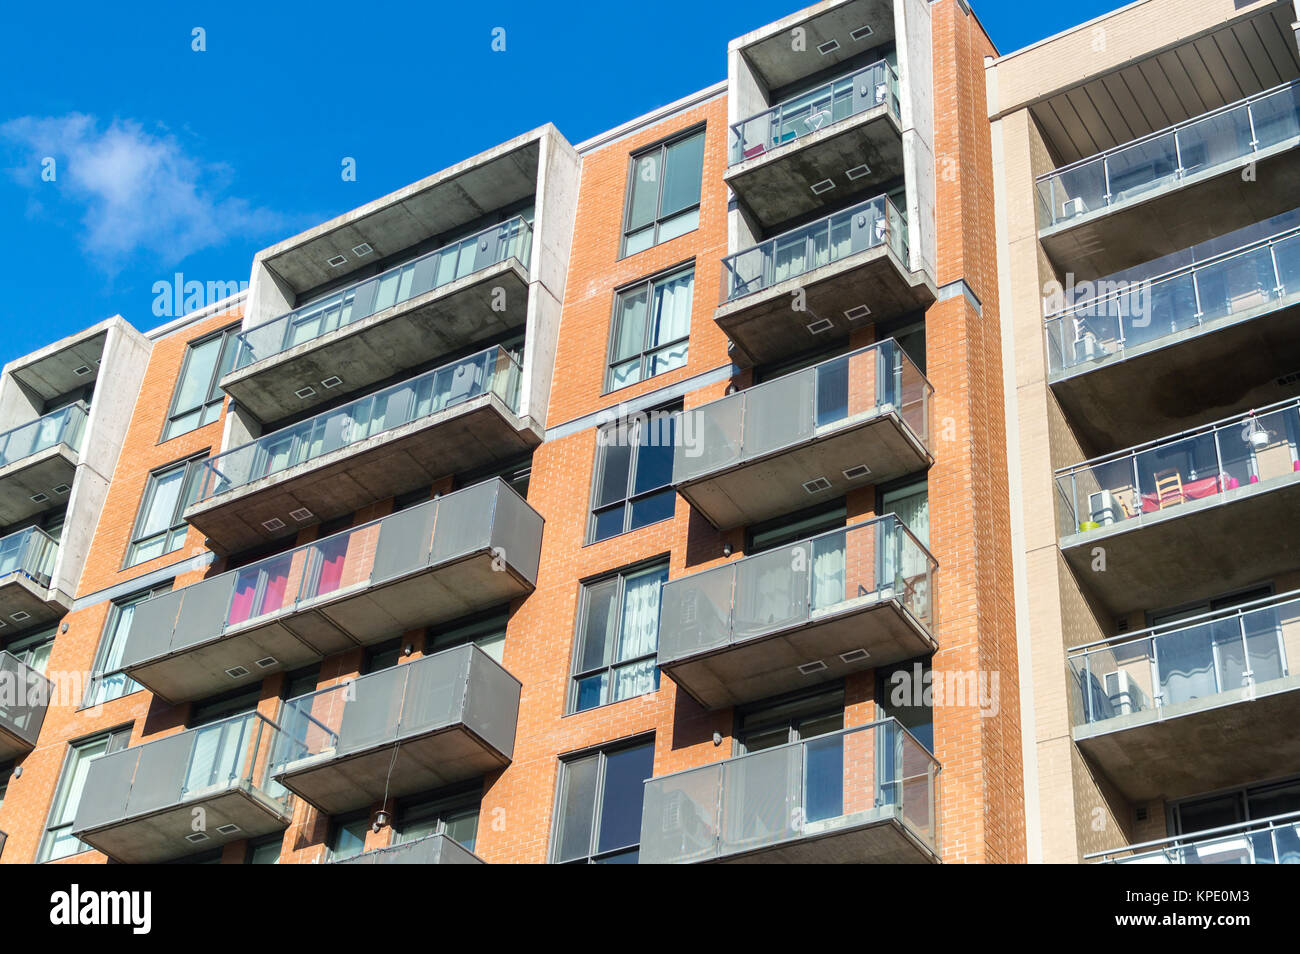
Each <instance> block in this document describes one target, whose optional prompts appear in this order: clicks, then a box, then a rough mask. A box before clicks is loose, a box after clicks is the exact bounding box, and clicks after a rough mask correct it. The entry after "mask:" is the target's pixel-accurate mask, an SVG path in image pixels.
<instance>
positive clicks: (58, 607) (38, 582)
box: [0, 527, 70, 627]
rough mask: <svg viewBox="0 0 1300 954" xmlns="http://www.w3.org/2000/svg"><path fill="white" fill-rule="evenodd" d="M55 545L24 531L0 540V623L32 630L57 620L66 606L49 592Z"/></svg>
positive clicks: (34, 531)
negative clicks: (41, 624)
mask: <svg viewBox="0 0 1300 954" xmlns="http://www.w3.org/2000/svg"><path fill="white" fill-rule="evenodd" d="M58 555H59V545H58V543H56V542H55V541H54V539H53V538H51V537H50V535H49V534H47V533H46V532H45V531H44V530H41V529H39V528H38V527H28V528H27V529H26V530H19V531H18V532H17V533H11V534H9V535H8V536H6V537H0V620H2V621H3V622H4V623H5V624H6V625H8V624H11V623H16V624H18V625H19V626H23V627H26V626H36V625H39V624H40V623H48V622H50V621H52V620H55V619H58V618H59V617H60V616H62V615H63V614H64V613H66V612H67V611H68V610H69V609H70V606H69V605H68V602H67V601H66V600H64V599H63V598H61V597H59V596H57V595H56V594H55V593H53V592H51V590H50V583H51V581H52V575H53V573H54V563H55V560H56V558H57V557H58Z"/></svg>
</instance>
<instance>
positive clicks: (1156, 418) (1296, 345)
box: [1051, 302, 1300, 453]
mask: <svg viewBox="0 0 1300 954" xmlns="http://www.w3.org/2000/svg"><path fill="white" fill-rule="evenodd" d="M1297 370H1300V305H1292V306H1290V307H1286V308H1281V309H1279V308H1277V307H1276V305H1274V304H1273V303H1271V302H1265V303H1263V304H1261V305H1259V306H1257V307H1255V308H1251V309H1246V310H1243V311H1241V312H1240V313H1238V314H1234V315H1231V316H1229V317H1227V318H1222V319H1219V320H1218V321H1216V322H1213V323H1209V324H1206V325H1203V326H1201V327H1199V328H1189V329H1187V330H1186V331H1182V332H1179V333H1178V334H1174V335H1169V336H1168V337H1165V338H1161V339H1158V340H1156V341H1152V342H1150V343H1149V344H1147V345H1144V346H1141V347H1139V348H1135V349H1130V350H1129V352H1128V356H1127V357H1124V358H1120V357H1112V358H1106V359H1102V360H1100V361H1098V362H1092V363H1088V364H1081V365H1077V366H1076V367H1074V368H1070V369H1069V370H1068V371H1065V372H1062V373H1058V374H1055V375H1053V376H1052V379H1051V382H1052V391H1053V392H1054V393H1055V394H1056V397H1057V400H1058V401H1059V402H1060V404H1061V408H1062V410H1063V411H1064V412H1065V414H1066V416H1067V417H1068V418H1069V421H1070V426H1071V427H1072V428H1073V429H1074V430H1075V432H1076V433H1077V434H1078V435H1079V436H1080V438H1081V439H1082V441H1083V444H1084V446H1085V447H1088V448H1090V450H1091V451H1092V452H1094V453H1106V452H1109V451H1112V450H1117V449H1119V448H1123V447H1133V446H1136V445H1138V444H1140V443H1142V442H1143V441H1146V440H1150V439H1151V438H1152V436H1153V435H1156V434H1171V433H1175V432H1177V431H1179V430H1180V429H1182V428H1184V427H1186V426H1187V422H1188V421H1196V420H1205V421H1209V420H1214V419H1216V418H1221V417H1226V416H1228V415H1231V414H1235V413H1237V412H1239V411H1244V410H1247V409H1249V408H1252V407H1263V406H1265V405H1268V404H1272V403H1274V402H1276V401H1281V400H1284V399H1285V398H1287V397H1289V396H1290V395H1291V394H1293V393H1294V390H1295V387H1294V385H1290V386H1288V387H1282V386H1280V385H1279V384H1278V383H1277V382H1278V379H1279V378H1283V377H1284V376H1287V375H1290V374H1293V373H1294V372H1296V371H1297Z"/></svg>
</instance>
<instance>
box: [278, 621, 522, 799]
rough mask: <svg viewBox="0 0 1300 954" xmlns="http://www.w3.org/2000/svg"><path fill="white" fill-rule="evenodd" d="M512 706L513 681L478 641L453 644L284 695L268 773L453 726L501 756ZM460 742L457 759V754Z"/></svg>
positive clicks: (507, 747)
mask: <svg viewBox="0 0 1300 954" xmlns="http://www.w3.org/2000/svg"><path fill="white" fill-rule="evenodd" d="M518 710H519V683H518V681H517V680H516V679H515V678H514V677H513V676H511V675H510V674H509V673H508V672H506V671H505V670H504V669H503V668H502V667H501V665H500V664H499V663H497V662H496V661H495V660H493V659H492V658H491V657H490V656H488V655H487V653H485V652H483V650H481V649H479V648H478V647H476V646H473V645H463V646H457V647H455V648H453V649H446V650H443V651H442V652H438V653H434V654H433V655H432V656H425V657H424V658H422V659H417V660H415V661H414V662H410V663H403V664H402V665H399V666H392V667H390V668H388V669H383V670H380V671H379V672H373V673H370V674H369V675H365V676H359V677H358V678H356V679H352V680H349V681H347V682H343V683H340V684H339V685H336V686H331V687H330V688H328V689H321V690H318V691H316V692H311V693H307V694H306V695H303V696H299V697H297V698H296V699H290V700H289V701H288V702H286V703H285V704H284V709H283V710H282V711H281V713H280V725H281V726H282V727H283V733H282V734H281V735H280V737H279V742H278V746H277V748H276V751H275V755H274V759H273V761H274V768H273V774H275V775H281V774H292V773H294V772H295V771H296V770H299V769H301V768H306V767H308V766H307V764H306V763H311V765H310V767H315V766H316V765H317V764H319V762H322V761H326V760H330V759H338V760H342V759H345V758H347V757H348V756H351V755H355V754H357V753H359V752H364V751H367V750H370V749H376V748H380V747H384V746H393V745H397V744H400V743H402V742H404V741H407V740H409V739H412V738H413V737H415V736H420V735H424V734H427V733H433V732H439V731H441V730H444V729H448V728H450V727H453V726H456V725H460V724H464V725H466V727H467V728H468V729H470V730H473V731H474V732H475V734H477V735H478V736H479V737H481V738H483V739H485V740H486V741H488V742H489V743H491V744H494V745H495V746H496V747H497V748H498V750H499V751H501V752H504V753H505V754H506V756H507V757H508V756H509V754H510V753H511V752H512V751H513V748H514V732H515V720H516V718H517V716H518ZM507 736H508V737H507ZM462 748H463V747H458V751H457V754H456V757H457V758H461V759H463V758H464V757H465V753H464V751H461V750H460V749H462Z"/></svg>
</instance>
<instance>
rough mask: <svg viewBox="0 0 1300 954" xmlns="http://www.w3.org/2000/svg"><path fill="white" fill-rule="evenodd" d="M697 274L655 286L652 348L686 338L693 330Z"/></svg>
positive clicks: (689, 273) (692, 273) (686, 275)
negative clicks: (692, 311)
mask: <svg viewBox="0 0 1300 954" xmlns="http://www.w3.org/2000/svg"><path fill="white" fill-rule="evenodd" d="M694 286H695V273H694V272H693V271H692V272H688V273H686V274H685V275H681V276H679V277H678V278H674V279H672V280H671V281H667V282H663V283H661V284H659V285H657V286H655V300H654V316H653V320H654V326H653V328H652V331H653V338H652V340H651V347H652V348H657V347H658V346H659V345H661V344H666V343H667V342H669V341H675V340H676V339H678V338H685V337H686V336H687V334H689V333H690V330H691V292H692V290H693V288H694Z"/></svg>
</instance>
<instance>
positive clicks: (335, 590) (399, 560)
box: [121, 479, 541, 668]
mask: <svg viewBox="0 0 1300 954" xmlns="http://www.w3.org/2000/svg"><path fill="white" fill-rule="evenodd" d="M540 523H541V518H540V517H539V516H538V515H537V513H536V512H535V511H533V510H532V509H531V508H529V506H528V504H527V503H525V502H524V500H523V498H521V497H520V496H519V495H518V494H517V493H515V491H514V490H512V489H511V488H510V487H509V485H507V484H506V483H505V482H504V481H502V480H500V479H492V480H487V481H484V482H482V483H479V484H474V485H472V486H470V487H465V488H463V489H461V490H457V491H455V492H453V493H449V494H444V495H443V496H441V497H438V498H436V499H434V500H430V501H427V502H426V503H421V504H417V505H416V506H414V507H410V508H408V509H406V510H402V511H400V512H399V513H395V514H390V515H389V516H386V517H381V518H380V519H378V520H372V521H371V522H370V523H365V524H361V525H360V526H356V527H352V528H350V529H348V530H343V531H340V532H339V533H335V534H332V535H330V536H328V537H323V538H321V539H320V540H316V541H314V542H312V543H308V544H304V545H303V546H300V547H295V548H294V549H292V550H286V551H285V552H284V553H278V554H276V555H275V556H270V557H267V558H266V559H263V560H259V561H257V562H256V563H250V564H249V565H248V566H245V567H240V568H239V569H237V570H230V571H229V572H226V573H222V574H219V575H217V576H213V577H209V578H208V579H206V580H201V581H199V582H198V583H192V584H190V585H189V586H185V587H181V588H180V589H176V590H171V591H169V592H167V593H162V594H159V595H158V596H155V597H153V598H152V599H149V600H146V601H145V602H143V603H141V604H140V605H139V606H138V607H137V609H136V612H135V614H134V617H133V619H132V625H131V629H130V631H129V633H128V635H127V641H126V646H125V648H124V649H123V651H122V660H121V664H122V667H123V668H126V667H128V666H135V665H139V664H143V663H145V662H148V661H150V660H155V659H158V658H160V657H164V656H167V655H169V654H173V653H178V652H180V651H182V650H185V649H188V648H191V647H194V646H198V645H200V644H203V643H206V642H209V641H211V640H214V639H217V638H219V637H222V636H226V635H229V634H232V633H233V632H234V631H236V630H238V629H240V628H242V627H252V626H256V625H257V624H258V623H261V622H267V621H270V620H272V619H275V618H277V617H284V616H290V615H293V614H295V613H299V612H303V611H305V610H307V609H310V608H311V607H313V606H315V605H317V604H319V603H321V602H323V601H326V600H330V601H333V600H340V599H343V598H345V597H348V596H351V595H355V594H360V593H363V592H365V591H367V590H369V589H371V588H372V587H374V586H377V585H379V584H382V583H385V582H388V581H390V580H393V579H397V578H401V577H405V576H407V575H409V574H413V573H416V572H417V571H419V570H422V569H427V568H430V567H433V566H437V565H438V564H440V563H443V562H446V561H450V560H453V559H456V558H460V557H463V556H464V555H465V554H468V553H474V552H479V551H483V550H486V549H488V548H490V547H492V546H494V545H500V546H501V548H502V550H503V551H504V552H505V562H506V564H507V565H508V566H509V567H512V568H516V567H521V566H522V567H524V568H525V570H523V571H521V572H528V573H529V574H531V576H532V577H533V578H535V576H536V559H537V553H538V551H539V549H540V546H541V530H540ZM377 625H379V624H377Z"/></svg>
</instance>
